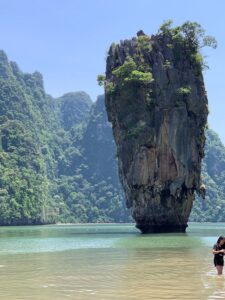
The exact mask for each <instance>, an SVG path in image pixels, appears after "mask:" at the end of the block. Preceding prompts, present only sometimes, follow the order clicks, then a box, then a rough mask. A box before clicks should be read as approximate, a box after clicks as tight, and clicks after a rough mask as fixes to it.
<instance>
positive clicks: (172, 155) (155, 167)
mask: <svg viewBox="0 0 225 300" xmlns="http://www.w3.org/2000/svg"><path fill="white" fill-rule="evenodd" d="M204 46H211V47H213V48H214V47H216V41H215V39H214V38H213V37H210V36H206V35H205V32H204V30H203V29H202V28H201V26H200V25H199V24H197V23H195V22H186V23H184V24H183V25H182V26H179V27H173V26H172V22H171V21H167V22H165V23H164V24H163V25H162V26H161V27H160V29H159V31H158V33H157V34H155V35H151V36H148V35H146V34H145V33H144V32H143V31H142V30H140V31H138V32H137V36H135V37H133V38H132V39H127V40H123V41H121V42H120V43H119V44H115V43H113V44H112V45H111V46H110V49H109V51H108V56H107V62H106V73H105V76H103V75H102V76H101V75H99V77H98V80H99V83H100V84H104V87H105V105H106V110H107V115H108V120H109V121H110V122H111V123H112V129H113V135H114V139H115V142H116V145H117V157H118V166H119V177H120V181H121V183H122V186H123V189H124V192H125V196H126V204H127V207H128V208H130V210H131V213H132V216H133V218H134V220H135V222H136V226H137V228H139V229H140V230H141V232H142V233H157V232H185V230H186V227H187V222H188V217H189V215H190V212H191V209H192V205H193V201H194V199H195V194H197V195H201V196H202V197H204V195H205V187H204V185H202V182H201V161H202V158H203V157H204V144H205V128H206V125H207V115H208V105H207V103H208V100H207V94H206V90H205V86H204V80H203V75H202V71H203V69H204V67H206V65H205V62H204V59H203V56H202V54H201V48H202V47H204Z"/></svg>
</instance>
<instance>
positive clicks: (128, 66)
mask: <svg viewBox="0 0 225 300" xmlns="http://www.w3.org/2000/svg"><path fill="white" fill-rule="evenodd" d="M140 68H141V66H139V67H138V66H137V64H136V62H135V61H134V60H133V59H132V58H130V57H128V58H127V59H126V60H125V62H124V63H123V64H122V65H121V66H120V67H118V68H116V69H115V70H113V71H112V74H113V75H114V76H115V77H116V78H117V79H119V80H121V81H122V82H121V83H122V85H123V84H125V83H139V84H141V85H144V86H145V85H148V84H150V83H151V82H153V80H154V79H153V76H152V73H151V72H144V71H142V70H140Z"/></svg>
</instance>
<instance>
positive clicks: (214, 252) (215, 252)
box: [212, 249, 225, 254]
mask: <svg viewBox="0 0 225 300" xmlns="http://www.w3.org/2000/svg"><path fill="white" fill-rule="evenodd" d="M224 252H225V249H222V250H214V249H213V250H212V254H219V253H224Z"/></svg>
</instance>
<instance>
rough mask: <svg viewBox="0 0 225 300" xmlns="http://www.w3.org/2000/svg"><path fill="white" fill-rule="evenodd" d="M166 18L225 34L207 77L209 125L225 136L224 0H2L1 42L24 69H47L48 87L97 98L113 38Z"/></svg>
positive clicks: (220, 37)
mask: <svg viewBox="0 0 225 300" xmlns="http://www.w3.org/2000/svg"><path fill="white" fill-rule="evenodd" d="M167 19H173V20H174V23H175V25H180V24H181V23H183V22H184V21H187V20H190V21H197V22H199V23H200V24H201V25H202V26H203V27H204V28H205V29H206V31H207V33H208V34H210V35H213V36H215V37H216V39H217V41H218V48H217V49H216V50H211V49H205V50H204V54H205V55H207V56H208V57H207V61H208V64H209V66H210V70H207V71H206V72H205V83H206V89H207V91H208V97H209V108H210V116H209V125H210V127H211V128H212V129H214V130H215V131H216V132H217V133H218V134H219V136H220V137H221V139H222V140H223V142H224V143H225V126H224V123H225V122H224V120H225V96H224V89H225V75H224V73H225V1H224V0H214V1H212V0H185V1H183V0H161V1H160V0H158V1H156V0H0V49H2V50H4V51H5V52H6V53H7V55H8V57H9V59H10V60H13V61H16V62H17V63H18V65H19V66H20V68H21V69H22V71H24V72H34V71H35V70H38V71H40V72H41V73H42V74H43V76H44V82H45V89H46V91H47V93H49V94H51V95H53V96H60V95H62V94H64V93H66V92H69V91H77V90H84V91H86V92H87V93H89V94H90V95H91V97H92V99H93V100H94V101H95V99H96V96H97V95H98V94H101V93H102V92H103V90H102V88H100V87H98V85H97V83H96V77H97V74H99V73H104V71H105V57H106V53H107V49H108V47H109V45H110V44H111V43H112V42H118V41H120V40H121V39H126V38H131V37H132V36H134V35H135V34H136V32H137V31H138V30H140V29H143V30H144V32H145V33H147V34H152V33H155V32H156V31H157V29H158V27H159V26H160V24H161V23H162V22H163V21H164V20H167Z"/></svg>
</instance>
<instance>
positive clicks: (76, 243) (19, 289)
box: [0, 224, 225, 300]
mask: <svg viewBox="0 0 225 300" xmlns="http://www.w3.org/2000/svg"><path fill="white" fill-rule="evenodd" d="M223 228H224V224H200V225H199V224H191V226H190V228H189V230H188V233H187V234H156V235H141V234H139V232H138V231H137V230H136V229H134V227H133V225H83V226H42V227H41V226H37V227H14V228H13V227H10V228H8V227H4V228H3V227H2V228H0V299H3V300H17V299H21V300H22V299H34V300H36V299H40V300H41V299H43V300H53V299H56V300H62V299H76V300H89V299H93V300H103V299H104V300H112V299H115V300H125V299H126V300H127V299H133V300H145V299H146V300H147V299H182V300H183V299H192V300H195V299H196V300H197V299H225V277H224V276H221V277H219V276H216V275H215V273H216V272H215V269H214V267H213V264H212V259H213V257H212V254H211V252H210V251H211V247H212V244H213V243H215V241H216V239H217V236H219V235H220V234H223V233H224V232H223Z"/></svg>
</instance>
